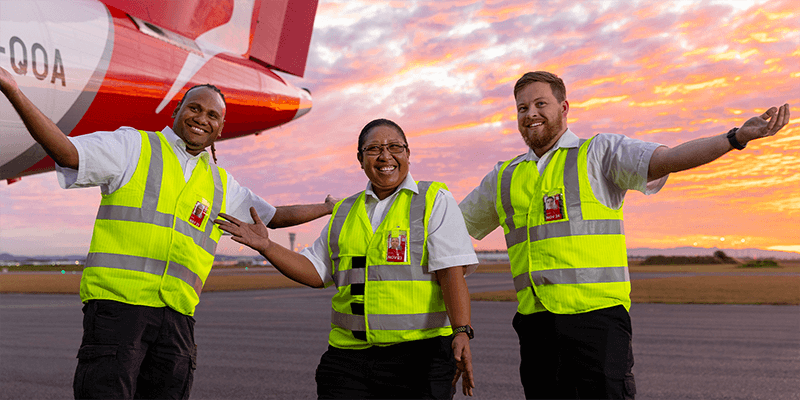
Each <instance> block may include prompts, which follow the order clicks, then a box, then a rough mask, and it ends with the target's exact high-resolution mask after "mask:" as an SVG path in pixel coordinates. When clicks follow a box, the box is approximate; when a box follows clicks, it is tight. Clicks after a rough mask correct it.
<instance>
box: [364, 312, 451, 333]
mask: <svg viewBox="0 0 800 400" xmlns="http://www.w3.org/2000/svg"><path fill="white" fill-rule="evenodd" d="M368 318H369V328H370V329H373V330H381V331H402V330H407V329H430V328H444V327H446V326H450V319H449V318H447V311H437V312H432V313H425V314H399V315H394V314H370V315H369V317H368Z"/></svg>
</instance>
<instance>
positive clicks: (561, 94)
mask: <svg viewBox="0 0 800 400" xmlns="http://www.w3.org/2000/svg"><path fill="white" fill-rule="evenodd" d="M534 82H544V83H549V84H550V90H552V91H553V96H555V98H556V100H558V101H559V102H562V101H564V100H566V99H567V87H566V86H564V81H562V80H561V78H559V77H558V75H556V74H553V73H550V72H547V71H536V72H526V73H525V75H522V77H521V78H519V79H518V80H517V83H516V84H515V85H514V98H516V97H517V94H519V92H520V91H522V89H525V87H526V86H528V85H530V84H531V83H534Z"/></svg>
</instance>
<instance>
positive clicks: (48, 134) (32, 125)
mask: <svg viewBox="0 0 800 400" xmlns="http://www.w3.org/2000/svg"><path fill="white" fill-rule="evenodd" d="M0 91H2V92H3V94H4V95H5V96H6V98H7V99H8V101H9V102H11V105H12V106H14V109H15V110H16V111H17V114H19V116H20V118H22V122H23V123H25V127H26V128H28V132H30V134H31V136H32V137H33V139H34V140H36V142H37V143H39V144H40V145H42V147H43V148H44V150H45V151H46V152H47V155H49V156H50V157H52V158H53V160H55V162H56V163H58V165H60V166H62V167H66V168H72V169H77V168H78V149H76V148H75V146H74V145H73V144H72V142H70V141H69V139H67V135H65V134H64V132H61V129H59V128H58V126H56V124H55V123H54V122H53V121H51V120H50V118H47V116H46V115H44V114H43V113H42V112H41V111H40V110H39V109H38V108H37V107H36V106H35V105H34V104H33V102H31V100H30V99H28V97H27V96H25V94H23V93H22V91H21V90H19V86H17V82H16V81H15V80H14V78H13V77H12V76H11V74H9V73H8V71H6V70H5V69H3V68H0Z"/></svg>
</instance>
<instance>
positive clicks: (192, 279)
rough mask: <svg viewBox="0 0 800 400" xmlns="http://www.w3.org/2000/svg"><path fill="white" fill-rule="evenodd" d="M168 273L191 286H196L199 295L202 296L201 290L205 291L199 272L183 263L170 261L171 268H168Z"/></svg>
mask: <svg viewBox="0 0 800 400" xmlns="http://www.w3.org/2000/svg"><path fill="white" fill-rule="evenodd" d="M167 275H169V276H171V277H174V278H178V279H180V280H182V281H184V282H186V283H188V284H189V286H191V287H193V288H194V291H195V293H197V295H198V296H200V292H202V291H203V280H201V279H200V277H199V276H197V274H195V273H194V272H192V270H190V269H189V268H186V267H185V266H183V265H181V264H178V263H176V262H170V263H169V268H167Z"/></svg>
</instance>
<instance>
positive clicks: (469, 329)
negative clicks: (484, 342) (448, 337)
mask: <svg viewBox="0 0 800 400" xmlns="http://www.w3.org/2000/svg"><path fill="white" fill-rule="evenodd" d="M461 332H464V333H466V334H467V337H468V338H469V339H470V340H472V338H473V337H475V331H474V330H473V329H472V327H471V326H469V325H464V326H459V327H455V328H453V336H455V335H456V334H457V333H461Z"/></svg>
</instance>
